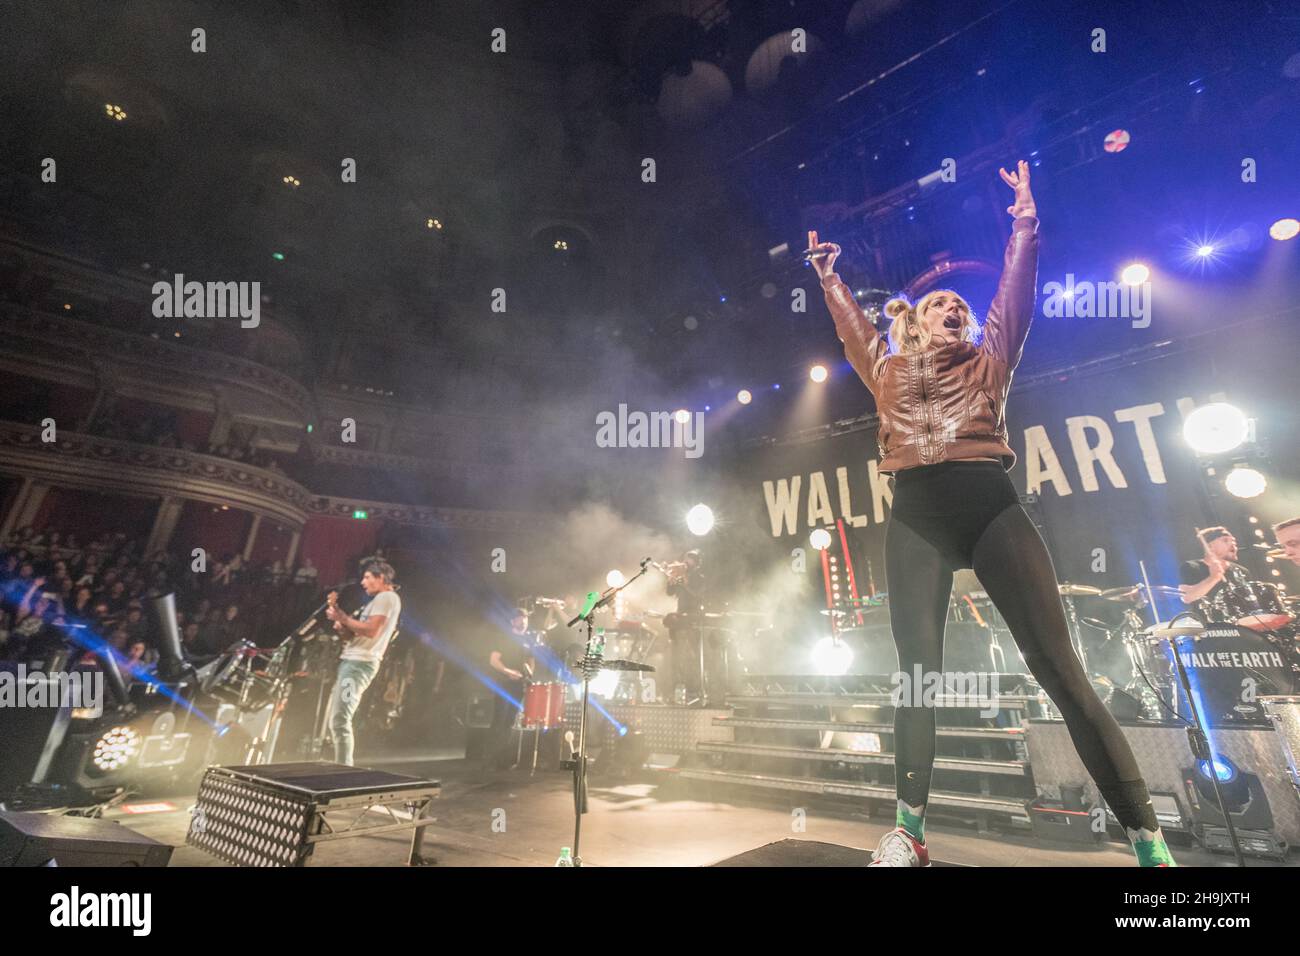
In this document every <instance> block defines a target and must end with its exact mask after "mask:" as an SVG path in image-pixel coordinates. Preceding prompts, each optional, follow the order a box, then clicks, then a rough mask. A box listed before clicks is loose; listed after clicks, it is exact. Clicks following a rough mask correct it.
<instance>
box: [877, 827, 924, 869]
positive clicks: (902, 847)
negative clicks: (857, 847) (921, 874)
mask: <svg viewBox="0 0 1300 956" xmlns="http://www.w3.org/2000/svg"><path fill="white" fill-rule="evenodd" d="M929 865H930V851H929V850H928V849H927V848H926V845H925V844H924V843H920V842H918V841H917V839H916V838H915V837H913V836H912V834H910V833H908V832H907V831H906V830H904V829H903V828H902V827H895V828H894V829H892V830H890V831H889V832H888V833H886V834H885V835H884V836H882V837H881V838H880V842H879V843H878V844H876V849H875V850H874V851H873V852H872V854H871V862H870V863H868V864H867V866H915V867H921V866H929Z"/></svg>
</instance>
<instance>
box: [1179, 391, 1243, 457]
mask: <svg viewBox="0 0 1300 956" xmlns="http://www.w3.org/2000/svg"><path fill="white" fill-rule="evenodd" d="M1249 434H1250V420H1249V419H1247V418H1246V414H1245V413H1244V412H1243V411H1242V410H1241V409H1240V408H1238V407H1237V406H1235V405H1229V404H1228V403H1227V402H1211V403H1210V404H1208V405H1202V406H1201V407H1200V408H1198V409H1196V410H1195V411H1194V412H1192V413H1191V414H1190V415H1188V416H1187V419H1186V421H1184V422H1183V438H1184V439H1186V440H1187V444H1189V445H1191V446H1192V449H1193V450H1194V451H1197V452H1199V453H1200V454H1202V455H1221V454H1223V453H1224V452H1229V451H1232V450H1233V449H1234V448H1236V447H1237V446H1238V445H1240V444H1241V443H1242V442H1244V441H1245V440H1246V437H1247V436H1248V435H1249Z"/></svg>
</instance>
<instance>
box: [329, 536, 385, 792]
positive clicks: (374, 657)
mask: <svg viewBox="0 0 1300 956" xmlns="http://www.w3.org/2000/svg"><path fill="white" fill-rule="evenodd" d="M364 567H365V571H364V573H363V574H362V575H361V586H362V588H364V589H365V592H366V594H368V595H370V600H369V602H367V603H366V606H365V607H363V608H362V609H361V611H360V612H359V613H358V615H357V616H356V617H353V616H352V615H350V614H348V613H347V612H346V611H344V610H342V609H341V608H340V607H339V606H338V604H337V603H336V601H337V597H336V595H334V594H331V595H330V598H331V600H330V606H329V609H328V610H327V611H326V612H325V614H326V616H327V617H329V619H330V620H331V621H333V622H334V629H335V630H336V631H338V632H339V633H340V634H342V635H343V639H344V644H343V653H342V654H341V655H340V658H339V670H338V676H337V678H336V680H335V681H334V693H333V695H332V697H331V699H330V713H331V715H332V716H331V717H330V730H331V731H332V733H333V736H334V760H335V762H337V763H341V764H347V765H348V766H349V767H350V766H352V715H353V714H355V713H356V710H357V706H358V705H359V704H360V703H361V695H362V694H364V693H365V692H366V688H367V687H368V686H370V682H371V681H372V680H374V679H375V674H377V673H378V672H379V663H380V661H382V660H383V659H384V651H386V650H387V649H388V643H389V641H391V640H392V639H393V634H394V632H396V630H397V618H398V616H399V615H400V614H401V613H402V599H401V598H399V597H398V596H397V592H396V590H394V588H393V579H394V578H395V577H397V572H396V571H394V570H393V566H392V565H391V564H389V563H388V562H386V561H378V560H373V559H372V560H370V561H367V562H366V563H365V565H364Z"/></svg>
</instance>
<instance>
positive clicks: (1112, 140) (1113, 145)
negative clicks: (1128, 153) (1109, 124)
mask: <svg viewBox="0 0 1300 956" xmlns="http://www.w3.org/2000/svg"><path fill="white" fill-rule="evenodd" d="M1130 139H1131V137H1130V136H1129V134H1128V130H1126V129H1116V130H1111V131H1110V132H1109V133H1107V134H1106V138H1105V139H1104V140H1102V144H1101V148H1102V149H1104V150H1105V151H1106V152H1108V153H1122V152H1124V148H1125V147H1126V146H1128V144H1129V140H1130Z"/></svg>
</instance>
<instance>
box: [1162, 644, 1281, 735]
mask: <svg viewBox="0 0 1300 956" xmlns="http://www.w3.org/2000/svg"><path fill="white" fill-rule="evenodd" d="M1177 645H1178V655H1179V658H1180V659H1181V661H1182V663H1183V666H1184V667H1186V668H1187V675H1188V679H1189V681H1190V683H1191V686H1192V691H1193V693H1194V695H1195V699H1196V703H1197V707H1198V709H1199V710H1200V711H1201V716H1202V718H1203V719H1204V721H1205V722H1206V723H1207V724H1208V725H1209V726H1211V727H1234V726H1243V725H1259V726H1271V725H1270V723H1269V719H1268V716H1267V714H1266V713H1265V712H1264V707H1263V705H1262V704H1261V703H1260V702H1259V700H1258V698H1260V697H1263V696H1267V695H1270V694H1293V693H1295V692H1296V691H1297V689H1298V688H1297V686H1296V679H1295V675H1294V673H1293V672H1292V670H1291V667H1290V662H1289V660H1288V659H1287V656H1286V655H1285V654H1284V652H1283V651H1282V649H1281V648H1280V647H1279V646H1278V645H1276V644H1274V643H1273V642H1271V641H1269V640H1268V639H1267V638H1265V637H1264V636H1262V635H1260V634H1257V633H1255V632H1254V631H1251V630H1249V629H1248V628H1244V627H1239V626H1237V625H1236V624H1209V625H1207V626H1206V629H1205V632H1204V636H1202V637H1201V638H1200V639H1199V640H1196V641H1192V640H1189V639H1187V638H1182V639H1180V640H1179V641H1178V642H1177ZM1178 698H1179V712H1180V713H1185V714H1190V713H1191V711H1190V710H1188V709H1187V701H1186V695H1185V693H1184V691H1183V689H1182V687H1181V685H1180V686H1179V688H1178Z"/></svg>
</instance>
